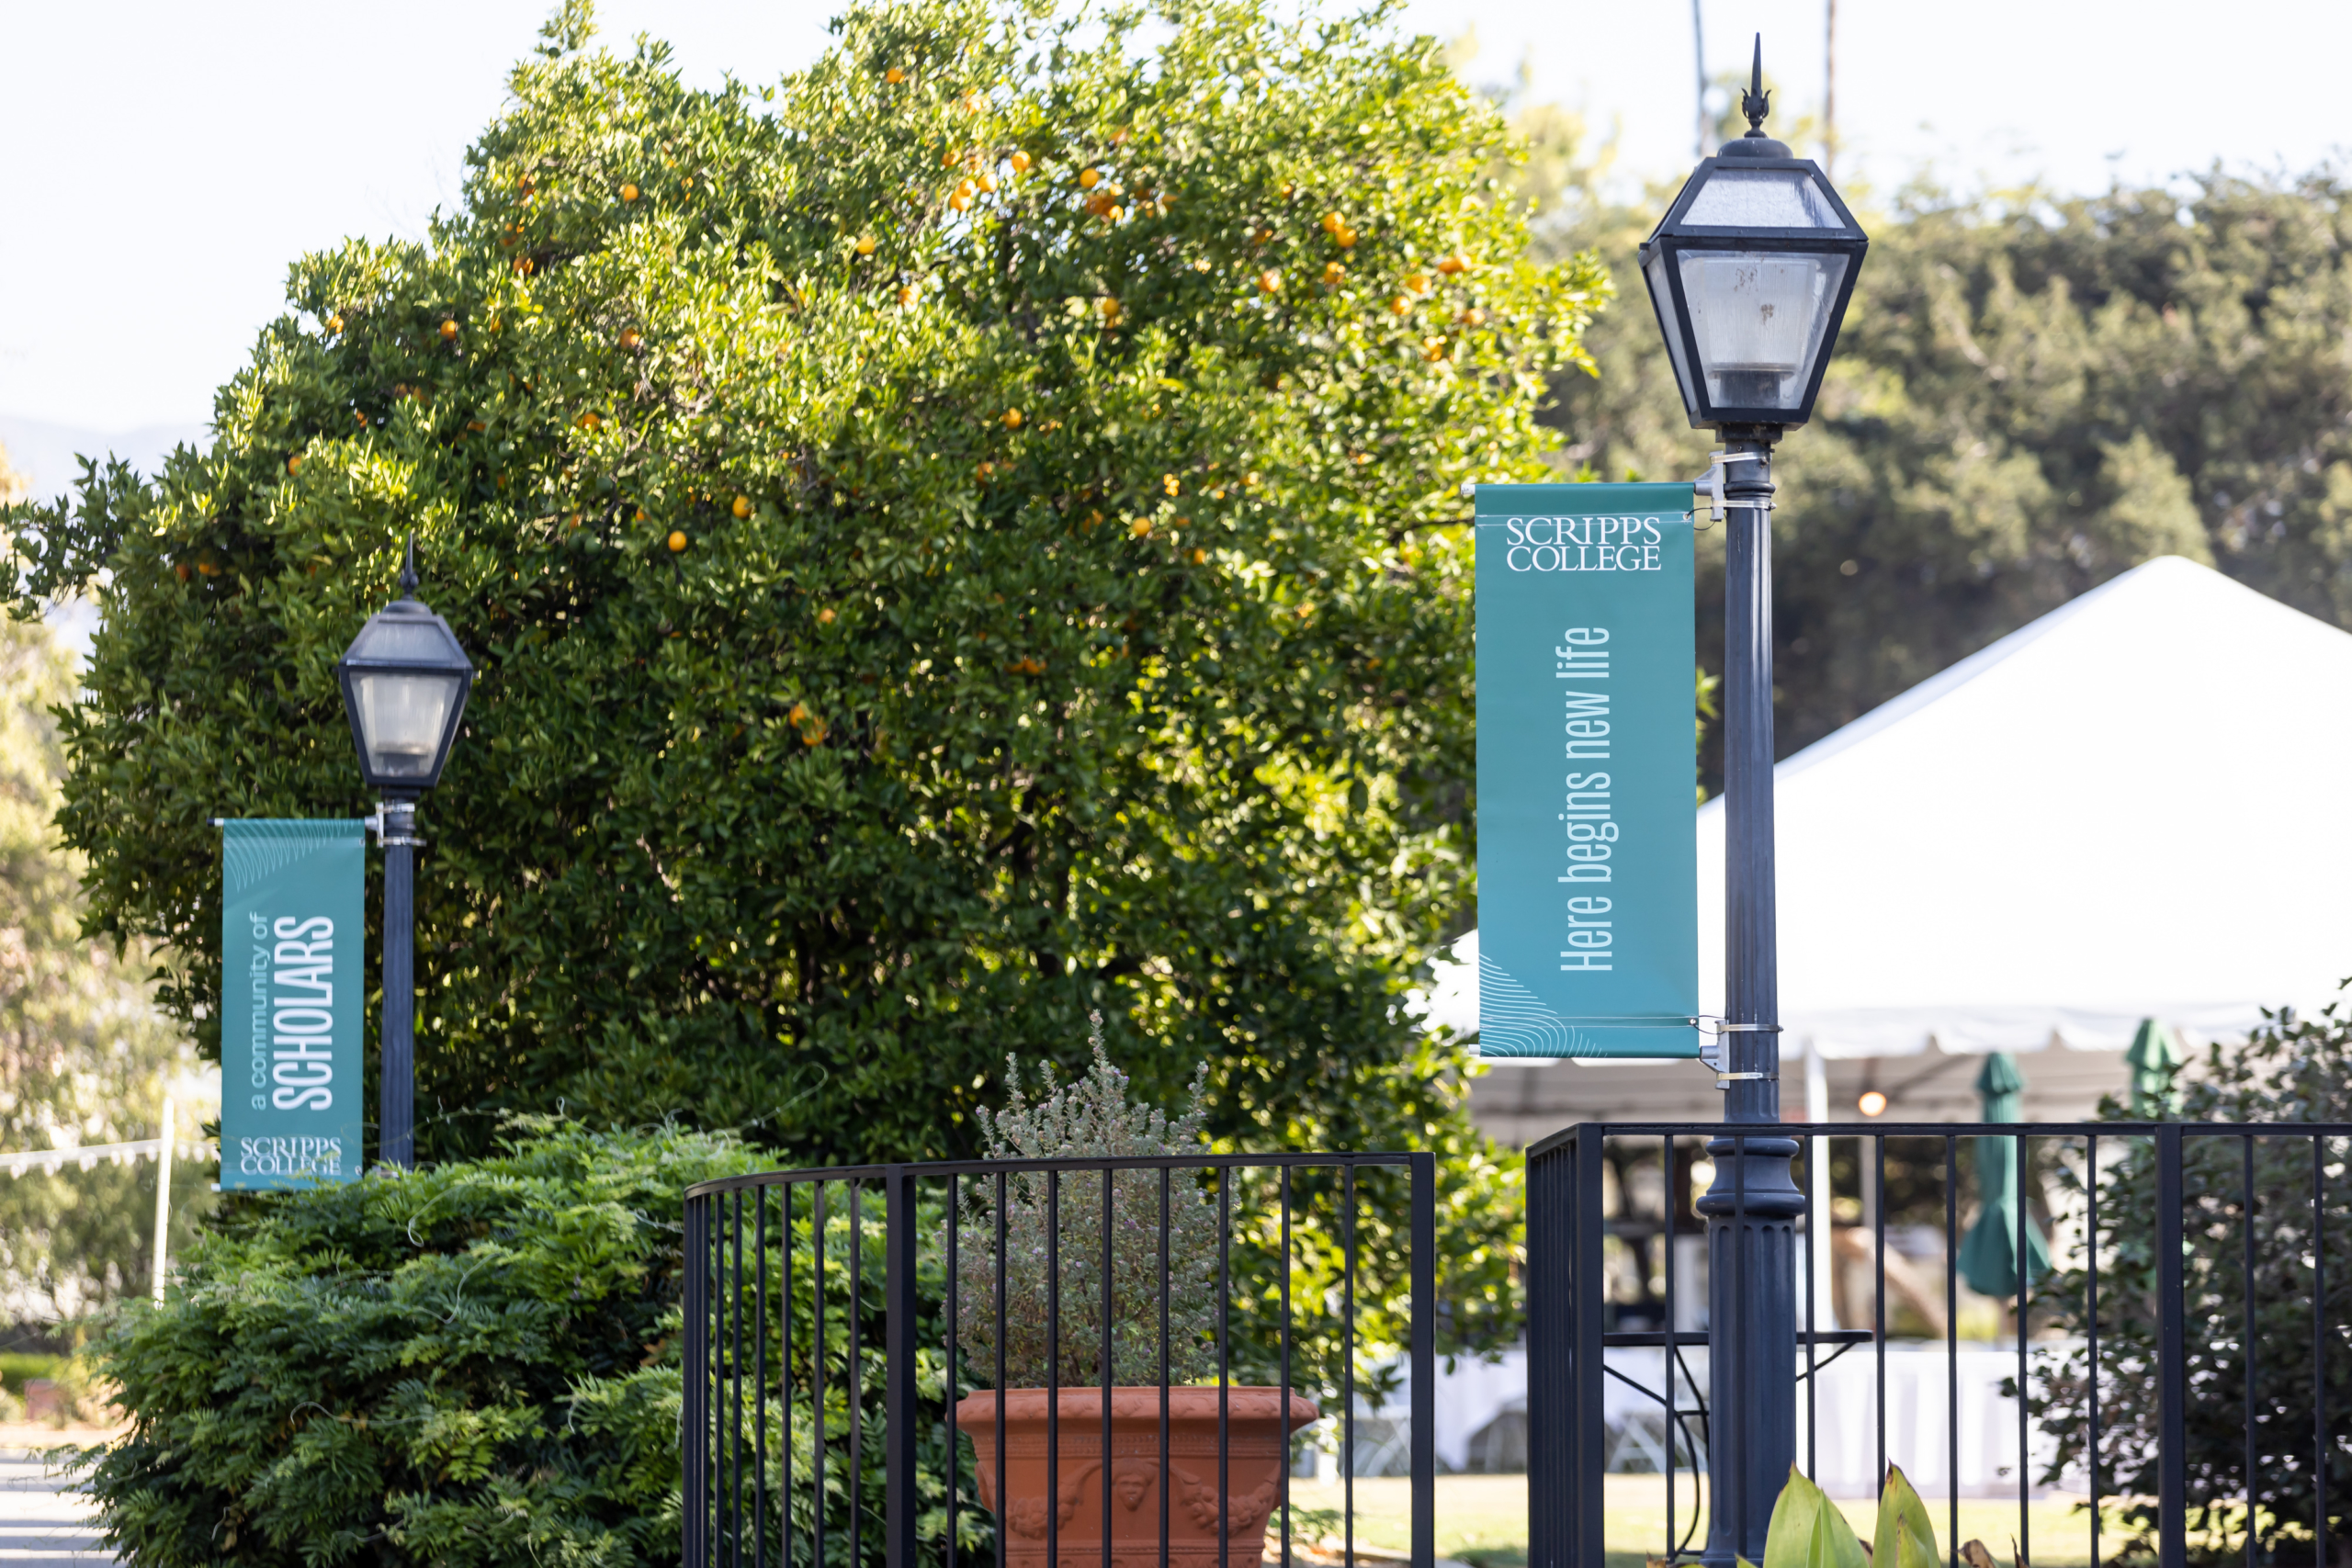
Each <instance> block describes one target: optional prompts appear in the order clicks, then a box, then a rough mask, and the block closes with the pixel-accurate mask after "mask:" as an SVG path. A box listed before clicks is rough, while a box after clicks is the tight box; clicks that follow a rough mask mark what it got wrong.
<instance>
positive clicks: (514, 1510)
mask: <svg viewBox="0 0 2352 1568" xmlns="http://www.w3.org/2000/svg"><path fill="white" fill-rule="evenodd" d="M763 1163H764V1162H763V1161H762V1160H760V1159H759V1158H758V1156H756V1155H755V1154H754V1152H753V1151H752V1150H751V1149H749V1148H748V1147H746V1146H744V1145H741V1144H740V1143H738V1142H736V1141H734V1140H732V1139H730V1138H725V1137H713V1136H708V1135H705V1134H685V1133H681V1132H676V1131H673V1130H666V1129H657V1130H654V1131H650V1132H641V1133H628V1134H620V1133H614V1134H597V1133H592V1132H590V1131H588V1130H586V1129H585V1128H583V1127H582V1126H580V1125H579V1124H578V1123H575V1122H554V1121H552V1120H548V1119H531V1120H526V1121H520V1122H512V1123H510V1124H509V1126H508V1127H507V1129H506V1132H505V1134H503V1146H502V1147H501V1148H500V1149H498V1150H497V1151H496V1152H495V1153H493V1154H492V1155H490V1156H487V1157H485V1158H482V1159H481V1160H477V1161H472V1162H468V1163H464V1164H454V1165H446V1166H440V1167H426V1168H423V1169H420V1170H417V1171H414V1172H412V1173H408V1174H388V1173H385V1172H380V1171H379V1172H377V1173H373V1174H370V1175H369V1176H368V1177H367V1178H366V1179H362V1180H360V1181H357V1182H355V1183H352V1184H351V1185H349V1186H344V1187H334V1188H327V1189H322V1190H318V1191H311V1192H290V1193H280V1194H270V1195H267V1196H256V1197H246V1198H241V1199H233V1200H231V1201H229V1202H228V1203H227V1204H226V1205H225V1206H224V1209H223V1211H222V1213H221V1215H220V1219H219V1220H218V1221H217V1223H216V1226H215V1228H214V1230H213V1231H212V1232H211V1233H210V1234H208V1235H204V1236H203V1237H202V1238H201V1239H199V1240H198V1242H197V1243H196V1244H195V1245H194V1246H193V1247H190V1248H189V1250H188V1251H187V1254H186V1255H185V1256H184V1258H182V1259H181V1260H180V1275H179V1279H178V1281H177V1282H176V1283H175V1285H174V1286H173V1288H172V1290H171V1292H170V1294H169V1296H168V1298H167V1300H166V1302H165V1303H164V1305H163V1306H162V1307H161V1308H156V1307H152V1306H150V1305H148V1304H147V1303H144V1302H133V1303H128V1304H126V1305H125V1306H123V1307H122V1308H120V1309H119V1317H118V1318H117V1320H116V1322H115V1324H114V1325H113V1327H112V1330H111V1332H109V1333H108V1334H107V1335H105V1336H104V1337H101V1338H100V1339H98V1340H97V1341H96V1344H95V1345H94V1346H93V1348H92V1349H91V1351H90V1355H91V1357H92V1359H94V1361H95V1363H96V1369H97V1371H98V1372H99V1373H100V1374H101V1375H102V1376H104V1377H105V1378H107V1380H109V1381H110V1382H113V1383H114V1384H115V1385H117V1387H118V1388H119V1395H118V1401H119V1404H120V1406H121V1407H122V1409H123V1410H124V1411H125V1412H127V1413H128V1415H129V1416H130V1422H131V1426H130V1434H129V1435H128V1436H127V1437H126V1438H123V1439H122V1440H121V1441H119V1443H117V1444H115V1445H114V1446H112V1447H109V1448H104V1449H94V1450H87V1451H86V1452H85V1456H84V1461H85V1466H86V1470H87V1476H88V1483H89V1487H90V1490H91V1493H92V1495H94V1496H95V1498H96V1502H97V1506H98V1509H99V1516H100V1518H101V1520H102V1522H103V1525H104V1528H105V1530H106V1537H107V1545H108V1547H109V1548H110V1549H111V1550H112V1551H115V1552H117V1553H118V1554H119V1555H120V1556H121V1557H122V1558H123V1559H124V1560H126V1561H128V1562H138V1563H140V1564H141V1565H142V1568H196V1565H198V1564H208V1565H218V1564H237V1565H247V1568H264V1565H267V1568H296V1565H298V1564H299V1565H300V1568H329V1565H333V1564H340V1563H370V1564H390V1563H403V1562H432V1563H435V1564H446V1565H448V1568H468V1565H472V1564H482V1565H488V1564H493V1563H495V1564H502V1565H503V1564H512V1563H518V1562H537V1563H540V1564H549V1565H551V1564H559V1563H560V1564H566V1565H570V1568H636V1565H639V1564H646V1565H650V1564H654V1563H668V1564H674V1563H675V1562H677V1560H678V1556H677V1554H678V1517H679V1513H678V1511H679V1502H678V1485H679V1457H678V1418H679V1410H680V1400H681V1383H680V1372H679V1348H678V1344H679V1330H680V1315H679V1304H678V1303H679V1292H680V1284H681V1279H682V1274H681V1270H682V1267H683V1262H684V1258H683V1244H684V1237H683V1230H682V1225H681V1219H680V1216H681V1210H680V1201H681V1197H682V1194H683V1192H684V1189H685V1188H686V1187H687V1186H688V1185H690V1184H691V1183H694V1182H696V1181H702V1180H706V1179H712V1178H716V1177H721V1176H729V1175H735V1174H738V1173H741V1172H743V1171H747V1170H752V1169H755V1168H759V1167H760V1166H761V1165H762V1164H763Z"/></svg>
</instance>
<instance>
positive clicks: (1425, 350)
mask: <svg viewBox="0 0 2352 1568" xmlns="http://www.w3.org/2000/svg"><path fill="white" fill-rule="evenodd" d="M1421 357H1422V358H1423V359H1426V360H1428V361H1429V362H1430V364H1432V365H1434V364H1436V363H1437V362H1438V361H1439V360H1441V359H1443V358H1444V357H1445V340H1444V339H1443V338H1442V337H1430V338H1423V339H1422V340H1421Z"/></svg>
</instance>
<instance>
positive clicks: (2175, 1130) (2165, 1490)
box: [2156, 1123, 2250, 1568]
mask: <svg viewBox="0 0 2352 1568" xmlns="http://www.w3.org/2000/svg"><path fill="white" fill-rule="evenodd" d="M2182 1187H2183V1182H2182V1178H2181V1136H2180V1127H2179V1125H2178V1123H2172V1124H2169V1125H2165V1126H2160V1127H2158V1128H2157V1129H2156V1322H2157V1330H2156V1340H2157V1342H2156V1563H2157V1568H2188V1435H2187V1417H2188V1366H2187V1360H2188V1341H2187V1337H2186V1332H2185V1327H2186V1325H2184V1324H2183V1322H2182V1319H2183V1317H2184V1316H2185V1315H2186V1314H2187V1312H2188V1300H2187V1287H2188V1280H2187V1278H2186V1270H2185V1269H2183V1268H2182V1265H2181V1250H2182V1247H2183V1245H2184V1240H2185V1238H2184V1236H2183V1235H2182V1228H2181V1206H2182V1204H2183V1202H2184V1201H2185V1200H2184V1197H2183V1194H2182ZM2249 1479H2250V1478H2249Z"/></svg>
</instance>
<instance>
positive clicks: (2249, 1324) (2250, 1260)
mask: <svg viewBox="0 0 2352 1568" xmlns="http://www.w3.org/2000/svg"><path fill="white" fill-rule="evenodd" d="M2238 1145H2239V1148H2238V1153H2239V1155H2240V1156H2241V1158H2240V1169H2239V1172H2238V1179H2239V1180H2238V1213H2239V1216H2240V1218H2241V1220H2242V1221H2243V1226H2242V1228H2243V1229H2244V1231H2245V1236H2244V1238H2243V1239H2244V1242H2245V1258H2244V1263H2243V1268H2242V1273H2241V1280H2242V1283H2241V1284H2240V1286H2239V1294H2240V1303H2239V1304H2240V1305H2241V1306H2243V1307H2244V1308H2245V1312H2244V1314H2243V1322H2244V1326H2243V1327H2242V1328H2240V1329H2239V1331H2238V1332H2239V1333H2240V1335H2241V1336H2242V1337H2243V1339H2244V1355H2243V1357H2242V1358H2241V1359H2243V1360H2244V1361H2245V1568H2256V1542H2257V1540H2259V1537H2260V1533H2261V1532H2260V1530H2259V1529H2258V1527H2257V1525H2256V1518H2255V1511H2254V1508H2255V1503H2254V1498H2255V1491H2254V1477H2255V1438H2254V1377H2255V1352H2254V1288H2255V1287H2254V1278H2255V1267H2254V1134H2251V1133H2248V1134H2246V1135H2245V1136H2244V1137H2242V1138H2240V1139H2239V1140H2238ZM2092 1568H2098V1564H2097V1563H2093V1564H2092Z"/></svg>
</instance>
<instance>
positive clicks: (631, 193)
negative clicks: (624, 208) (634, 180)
mask: <svg viewBox="0 0 2352 1568" xmlns="http://www.w3.org/2000/svg"><path fill="white" fill-rule="evenodd" d="M621 199H622V200H623V201H635V200H636V199H637V187H636V186H632V185H625V186H621Z"/></svg>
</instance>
